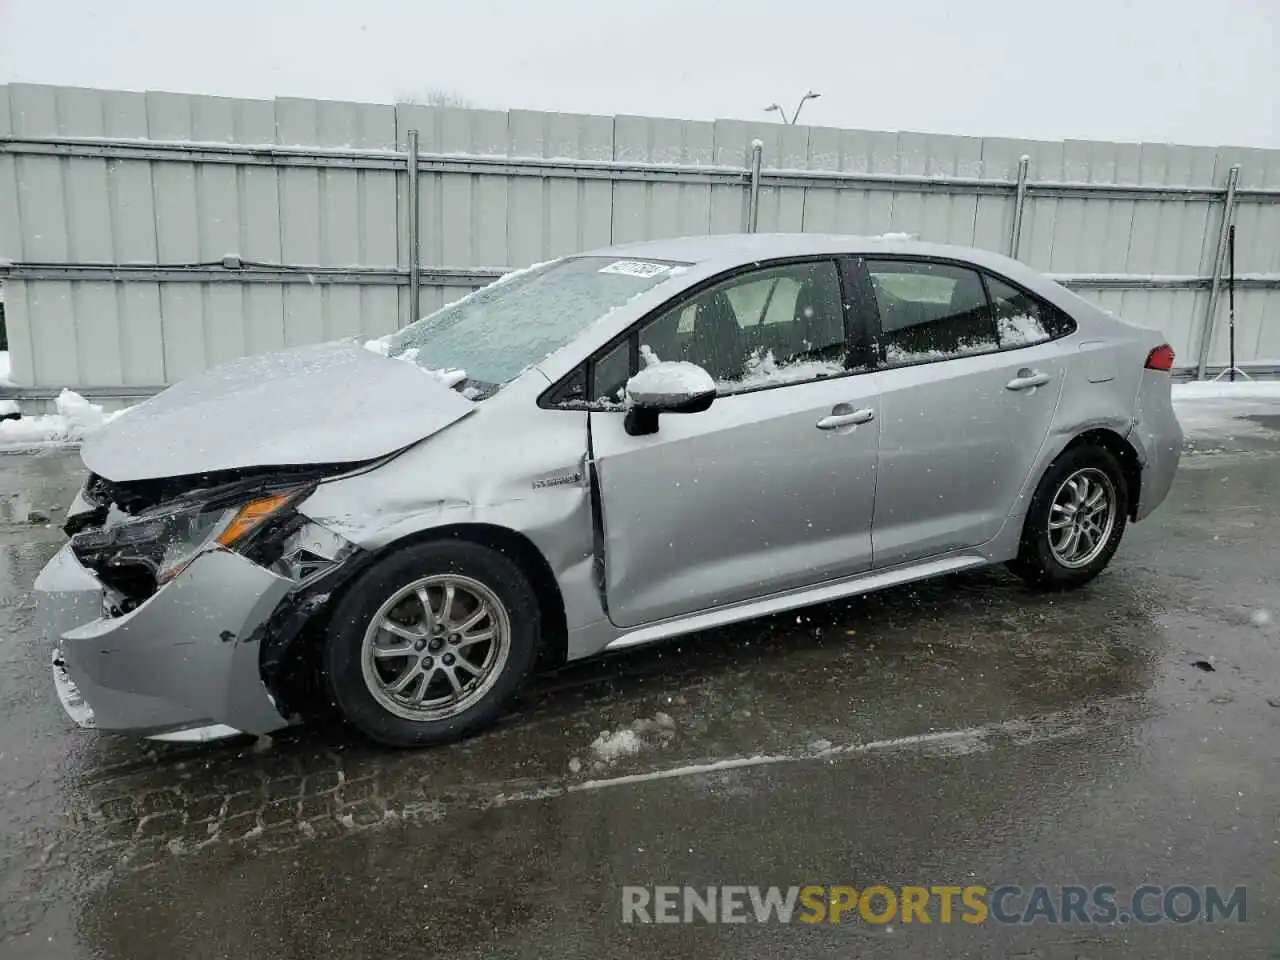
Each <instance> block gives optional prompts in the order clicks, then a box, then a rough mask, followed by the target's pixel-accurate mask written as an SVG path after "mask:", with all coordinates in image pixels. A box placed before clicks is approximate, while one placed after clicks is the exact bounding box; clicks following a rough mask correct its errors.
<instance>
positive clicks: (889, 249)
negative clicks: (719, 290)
mask: <svg viewBox="0 0 1280 960" xmlns="http://www.w3.org/2000/svg"><path fill="white" fill-rule="evenodd" d="M824 254H826V255H832V256H834V255H838V254H865V255H873V254H881V255H886V256H887V255H897V256H917V257H937V258H941V259H947V260H962V261H965V262H967V263H972V264H976V265H978V266H983V267H987V268H989V269H991V270H995V271H997V272H999V273H1003V274H1005V275H1006V276H1008V277H1010V278H1012V279H1014V280H1022V281H1023V282H1027V281H1030V280H1032V279H1033V278H1034V279H1037V280H1040V281H1043V280H1044V279H1045V278H1044V276H1043V274H1040V273H1037V272H1036V271H1034V270H1032V269H1031V268H1030V267H1028V266H1026V265H1025V264H1023V263H1019V262H1018V261H1017V260H1013V259H1010V258H1009V257H1006V256H1003V255H1002V254H999V253H993V252H992V251H990V250H982V249H980V248H978V247H962V246H955V245H951V244H943V243H925V242H922V241H920V240H916V239H914V238H912V237H911V236H910V235H908V234H904V233H887V234H883V235H881V236H866V237H863V236H845V235H840V234H821V233H726V234H715V235H711V236H697V237H672V238H670V239H665V240H640V241H636V242H633V243H622V244H617V245H615V246H612V247H604V248H601V249H599V250H592V251H589V252H587V253H585V254H583V256H595V257H598V256H616V257H634V258H636V259H642V260H645V259H651V260H675V261H679V262H681V263H691V264H698V265H700V266H706V267H714V268H721V267H722V268H725V269H728V268H731V267H733V266H737V265H740V264H746V263H752V262H754V261H757V260H773V259H780V258H785V257H804V256H822V255H824Z"/></svg>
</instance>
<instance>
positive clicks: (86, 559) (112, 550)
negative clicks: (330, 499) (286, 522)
mask: <svg viewBox="0 0 1280 960" xmlns="http://www.w3.org/2000/svg"><path fill="white" fill-rule="evenodd" d="M311 489H312V485H310V484H307V485H303V486H296V487H290V488H287V489H279V490H273V491H270V492H262V491H259V492H258V493H255V494H253V495H252V496H251V498H250V499H245V498H244V496H243V495H241V497H240V499H239V500H238V501H235V502H230V503H229V502H227V501H226V500H225V499H215V500H204V501H201V500H184V501H178V502H172V503H168V504H163V505H161V506H158V507H155V508H153V509H151V510H147V511H145V512H143V513H140V514H137V515H136V516H129V515H127V514H123V513H121V512H119V511H113V512H112V513H110V514H108V517H107V522H106V525H105V526H104V527H102V528H100V529H96V530H90V531H85V532H82V533H77V534H76V535H75V536H73V537H72V538H71V547H72V549H73V550H74V551H75V554H76V556H77V557H78V558H79V559H80V562H81V563H83V564H85V566H88V567H90V568H92V569H93V570H95V571H96V572H97V573H98V575H99V577H101V579H102V580H103V582H104V583H106V584H108V585H109V586H116V587H118V588H119V589H120V590H121V591H122V592H123V593H125V594H127V595H129V596H131V597H134V598H137V597H138V595H139V594H141V595H142V597H141V598H142V599H145V598H146V597H147V596H150V594H151V593H153V592H154V591H155V590H156V589H158V588H159V587H161V586H163V585H164V584H166V583H168V582H169V581H170V580H172V579H173V578H174V577H176V576H177V575H178V574H180V573H181V572H182V571H183V570H185V569H186V568H187V566H188V565H189V564H190V563H191V562H192V561H193V560H194V559H195V558H196V557H198V556H199V555H200V554H201V553H203V552H205V551H206V550H209V549H215V548H217V547H222V548H225V549H228V550H235V551H237V552H243V551H244V550H245V549H246V548H247V547H249V546H250V545H251V544H252V543H253V541H254V540H255V538H256V535H257V534H258V533H259V532H261V531H262V530H263V528H264V527H265V526H266V525H267V524H268V522H269V521H271V520H273V519H275V518H278V517H280V516H281V515H282V514H283V513H285V512H286V511H287V510H288V509H289V508H290V507H291V506H292V505H293V504H294V503H296V502H297V501H299V500H300V499H302V498H303V497H304V496H306V494H308V493H309V492H310V491H311ZM113 521H114V522H113ZM146 580H150V581H151V583H150V584H149V585H148V584H146V583H145V582H144V581H146ZM148 586H149V589H147V587H148Z"/></svg>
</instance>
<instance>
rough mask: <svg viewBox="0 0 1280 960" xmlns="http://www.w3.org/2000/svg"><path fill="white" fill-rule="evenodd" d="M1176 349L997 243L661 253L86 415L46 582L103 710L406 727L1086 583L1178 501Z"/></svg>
mask: <svg viewBox="0 0 1280 960" xmlns="http://www.w3.org/2000/svg"><path fill="white" fill-rule="evenodd" d="M1173 359H1174V358H1173V351H1172V350H1171V349H1170V348H1169V346H1168V345H1167V344H1166V343H1164V341H1163V339H1162V338H1161V336H1160V335H1159V334H1158V333H1157V332H1155V331H1152V330H1147V329H1143V328H1140V327H1137V326H1133V325H1130V324H1128V323H1125V322H1123V321H1122V320H1120V319H1118V318H1116V317H1114V316H1111V315H1109V314H1106V313H1104V312H1102V311H1100V310H1099V309H1097V308H1096V307H1094V306H1092V305H1091V304H1089V303H1088V302H1086V301H1085V300H1082V299H1080V298H1079V297H1077V296H1076V295H1074V294H1072V293H1071V292H1069V291H1068V290H1066V289H1064V288H1063V287H1061V286H1060V285H1058V284H1057V283H1054V282H1052V281H1051V280H1049V279H1047V278H1045V277H1044V276H1042V275H1040V274H1038V273H1036V272H1034V271H1032V270H1030V269H1028V268H1027V267H1026V266H1024V265H1022V264H1020V263H1017V262H1015V261H1013V260H1009V259H1007V258H1005V257H1002V256H998V255H996V254H992V253H987V252H983V251H979V250H972V249H962V248H956V247H944V246H934V245H929V244H923V243H915V242H910V241H905V240H901V239H896V238H856V237H821V236H811V235H773V236H769V235H750V236H721V237H701V238H687V239H677V240H664V241H653V242H646V243H637V244H631V245H626V246H620V247H615V248H611V249H607V250H601V251H597V252H593V253H587V254H583V255H577V256H571V257H566V258H562V259H559V260H556V261H553V262H551V263H546V264H540V265H538V266H535V267H531V268H529V269H528V270H523V271H518V272H516V273H514V274H511V275H508V276H507V277H504V278H503V279H502V280H499V281H497V282H496V283H494V284H491V285H490V286H488V287H485V288H484V289H482V290H479V291H477V292H475V293H473V294H471V295H470V296H468V297H466V298H464V299H462V300H459V301H457V302H456V303H452V304H450V305H448V306H446V307H444V308H443V309H441V310H439V311H437V312H436V313H434V314H432V315H431V316H428V317H426V318H424V319H422V320H419V321H418V322H416V323H413V324H411V325H410V326H408V327H405V328H404V329H402V330H400V331H399V332H397V333H395V334H391V335H389V336H387V337H384V338H382V339H380V340H375V341H370V342H368V343H363V344H362V343H360V342H357V341H354V340H344V341H338V342H334V343H328V344H322V345H320V346H308V347H302V348H297V349H293V350H288V351H285V352H281V353H276V354H267V355H262V356H256V357H249V358H245V359H243V360H239V361H236V362H233V363H231V364H228V365H226V366H224V367H220V368H218V369H215V370H213V371H210V372H208V373H206V374H203V375H201V376H199V377H196V378H194V379H192V380H188V381H184V382H182V383H179V384H177V385H175V386H173V387H171V388H169V389H168V390H166V391H164V392H163V393H161V394H159V395H158V396H156V397H154V398H152V399H150V400H148V401H147V402H145V403H143V404H140V405H139V406H137V407H135V408H133V409H132V410H130V411H128V412H127V413H126V414H124V415H123V416H121V417H119V418H118V419H116V420H115V421H113V422H112V423H110V424H109V425H108V426H107V427H105V428H104V429H102V430H100V431H99V432H98V433H97V434H95V435H94V436H93V437H92V438H91V439H90V440H89V441H88V442H86V443H85V445H84V447H83V451H82V456H83V459H84V463H85V465H86V467H87V468H88V470H89V471H90V476H89V479H88V481H87V482H86V484H85V487H84V489H83V490H82V491H81V493H80V494H79V496H78V497H77V498H76V501H75V503H74V504H73V505H72V507H71V508H70V510H69V512H68V516H67V521H66V529H67V533H68V534H69V537H70V539H69V542H68V543H67V544H66V545H65V546H64V548H63V549H62V550H61V551H60V552H59V553H58V554H57V555H56V556H55V557H54V558H53V559H52V560H51V561H50V562H49V564H48V566H47V567H46V568H45V569H44V571H43V572H42V573H41V574H40V577H39V579H38V580H37V583H36V589H37V592H38V595H39V599H40V608H41V611H42V618H43V623H44V625H45V628H46V630H47V632H48V634H49V637H50V640H51V643H52V646H53V648H54V652H53V660H54V666H53V673H54V681H55V684H56V687H57V689H58V692H59V694H60V696H61V698H62V701H63V703H64V705H65V706H66V707H67V710H68V712H69V713H71V715H72V716H73V718H75V719H76V720H77V721H79V722H80V723H82V724H83V725H86V726H96V727H98V728H102V729H109V730H127V731H132V732H136V733H138V734H141V735H144V736H151V737H155V738H158V739H170V740H173V739H178V740H200V739H211V738H215V737H219V736H227V735H232V734H235V733H238V732H246V733H254V734H261V733H267V732H270V731H272V730H275V729H277V728H280V727H283V726H285V725H287V724H290V723H294V722H298V721H300V720H303V719H305V718H307V717H308V716H312V715H315V714H317V713H319V712H322V711H325V710H329V709H332V708H333V707H334V706H336V708H337V709H338V710H339V711H341V713H342V714H343V715H344V716H345V717H346V719H347V720H348V721H349V722H350V723H351V724H352V725H354V726H355V727H357V728H358V729H359V730H361V731H363V732H364V733H365V734H367V735H368V736H370V737H372V738H374V739H376V740H379V741H381V742H383V743H387V744H392V745H396V746H412V745H421V744H430V743H438V742H442V741H447V740H451V739H455V738H458V737H461V736H463V735H466V734H468V733H471V732H473V731H475V730H477V729H479V728H481V727H483V726H484V725H485V724H487V723H489V722H490V721H492V720H493V719H494V718H495V717H496V716H497V715H498V713H499V712H500V710H501V709H502V707H503V704H504V703H505V702H506V701H507V700H508V698H509V697H510V696H511V694H512V693H513V692H514V691H515V690H516V688H517V687H518V685H519V684H520V683H521V681H522V680H523V679H524V678H525V677H526V676H527V675H528V674H529V672H530V670H531V669H532V668H533V666H534V663H535V660H536V659H538V658H543V659H544V660H546V661H557V660H558V661H564V660H576V659H578V658H582V657H590V656H595V655H597V654H600V653H603V652H605V651H612V650H619V649H622V648H626V647H632V646H636V645H638V644H644V643H650V642H654V641H659V640H664V639H667V638H670V637H674V636H679V635H682V634H688V633H692V632H695V631H698V630H702V629H705V628H708V627H715V626H721V625H724V624H728V623H734V622H738V621H742V620H747V619H750V618H753V617H759V616H762V615H765V614H773V613H778V612H780V611H784V610H790V609H793V608H796V607H802V606H805V605H809V604H815V603H821V602H824V601H828V600H833V599H835V598H838V597H848V596H851V595H854V594H860V593H865V592H867V591H871V590H877V589H880V588H882V587H887V586H892V585H895V584H902V583H907V582H910V581H913V580H920V579H924V578H927V577H935V576H939V575H942V574H946V573H950V572H953V571H958V570H964V569H968V568H972V567H978V566H982V565H984V564H995V563H1007V564H1008V565H1009V566H1010V568H1011V569H1012V570H1013V571H1014V572H1015V573H1017V574H1018V575H1019V576H1021V577H1023V578H1024V579H1025V580H1027V581H1028V582H1029V583H1031V584H1034V585H1035V586H1037V587H1043V588H1066V587H1074V586H1078V585H1080V584H1083V583H1086V582H1088V581H1089V580H1091V579H1092V578H1093V577H1095V576H1097V575H1098V574H1099V573H1100V572H1101V571H1102V570H1103V568H1105V567H1106V565H1107V563H1108V562H1109V561H1110V560H1111V557H1112V555H1113V554H1114V553H1115V551H1116V549H1117V547H1118V546H1119V544H1120V539H1121V537H1122V535H1123V534H1124V530H1125V525H1126V524H1127V523H1130V522H1134V521H1138V520H1141V519H1143V518H1144V517H1146V516H1147V515H1148V514H1150V513H1151V511H1153V510H1154V509H1155V508H1156V507H1157V506H1158V505H1159V504H1160V502H1161V501H1162V500H1163V499H1164V497H1165V495H1166V493H1167V491H1168V489H1169V486H1170V483H1171V482H1172V479H1173V475H1174V472H1175V470H1176V468H1177V464H1178V458H1179V453H1180V448H1181V440H1182V434H1181V430H1180V429H1179V426H1178V422H1177V420H1176V418H1175V416H1174V413H1173V409H1172V406H1171V404H1170V398H1169V394H1170V380H1171V372H1170V371H1171V369H1172V366H1173Z"/></svg>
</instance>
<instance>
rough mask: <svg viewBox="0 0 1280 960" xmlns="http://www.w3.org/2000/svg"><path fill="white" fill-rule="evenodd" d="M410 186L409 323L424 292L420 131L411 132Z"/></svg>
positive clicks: (407, 195)
mask: <svg viewBox="0 0 1280 960" xmlns="http://www.w3.org/2000/svg"><path fill="white" fill-rule="evenodd" d="M408 172H409V184H408V189H407V190H405V197H406V202H407V203H408V205H409V210H408V212H407V214H406V219H405V223H406V225H407V226H408V233H409V322H410V323H413V322H414V321H415V320H417V319H418V317H419V304H420V303H421V297H422V291H421V290H419V289H418V279H419V277H420V276H421V274H422V257H421V256H420V255H419V250H418V131H417V130H410V131H409V162H408Z"/></svg>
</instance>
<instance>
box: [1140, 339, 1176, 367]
mask: <svg viewBox="0 0 1280 960" xmlns="http://www.w3.org/2000/svg"><path fill="white" fill-rule="evenodd" d="M1146 367H1147V369H1148V370H1172V369H1173V347H1171V346H1169V345H1168V344H1167V343H1162V344H1160V346H1158V347H1156V348H1155V349H1154V350H1152V351H1151V352H1150V353H1148V354H1147V363H1146Z"/></svg>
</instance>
